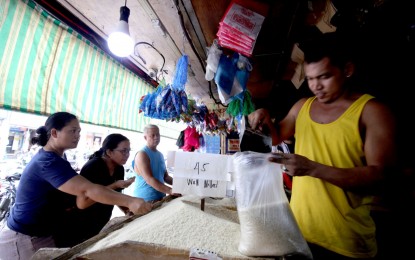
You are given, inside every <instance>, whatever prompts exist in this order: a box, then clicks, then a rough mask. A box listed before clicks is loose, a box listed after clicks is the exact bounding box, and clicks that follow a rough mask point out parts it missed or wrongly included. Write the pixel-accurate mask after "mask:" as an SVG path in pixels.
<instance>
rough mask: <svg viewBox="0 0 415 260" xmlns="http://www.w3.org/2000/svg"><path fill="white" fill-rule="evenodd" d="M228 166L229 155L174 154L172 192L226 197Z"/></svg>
mask: <svg viewBox="0 0 415 260" xmlns="http://www.w3.org/2000/svg"><path fill="white" fill-rule="evenodd" d="M230 166H231V156H229V155H220V154H202V153H192V152H176V154H175V159H174V180H173V192H174V193H180V194H183V195H185V194H186V195H187V194H192V195H197V196H210V197H226V186H227V181H228V173H229V172H230Z"/></svg>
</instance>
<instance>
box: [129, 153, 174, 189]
mask: <svg viewBox="0 0 415 260" xmlns="http://www.w3.org/2000/svg"><path fill="white" fill-rule="evenodd" d="M134 160H135V162H134V171H135V172H136V173H137V174H139V175H141V177H143V178H144V180H145V181H146V183H147V184H148V185H150V186H151V187H153V188H154V189H156V190H158V191H160V192H162V193H165V194H171V193H172V189H171V188H170V187H169V186H167V185H165V184H164V183H161V182H160V181H158V180H157V179H156V178H154V176H153V172H152V171H151V165H150V158H148V156H147V154H146V153H145V152H143V151H140V152H138V153H137V155H136V156H135V159H134Z"/></svg>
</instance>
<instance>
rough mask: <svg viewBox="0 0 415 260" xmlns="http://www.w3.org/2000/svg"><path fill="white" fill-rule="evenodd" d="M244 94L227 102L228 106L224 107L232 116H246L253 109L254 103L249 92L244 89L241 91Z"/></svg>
mask: <svg viewBox="0 0 415 260" xmlns="http://www.w3.org/2000/svg"><path fill="white" fill-rule="evenodd" d="M243 93H244V95H243V96H242V98H240V96H238V98H236V99H234V100H232V102H231V103H229V105H228V108H227V109H226V113H228V114H229V115H231V116H234V117H238V118H239V117H241V116H247V115H249V114H251V113H252V112H254V111H255V106H254V103H253V102H252V98H251V94H249V92H248V91H247V90H246V91H244V92H243Z"/></svg>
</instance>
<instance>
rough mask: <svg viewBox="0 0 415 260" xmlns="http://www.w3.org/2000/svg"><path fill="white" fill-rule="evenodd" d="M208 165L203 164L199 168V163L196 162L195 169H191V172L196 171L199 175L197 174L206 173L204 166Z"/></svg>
mask: <svg viewBox="0 0 415 260" xmlns="http://www.w3.org/2000/svg"><path fill="white" fill-rule="evenodd" d="M208 164H209V163H204V164H202V166H200V163H199V162H197V163H196V165H195V168H193V170H197V174H198V175H199V173H200V172H201V171H202V172H205V171H206V168H205V166H206V165H208Z"/></svg>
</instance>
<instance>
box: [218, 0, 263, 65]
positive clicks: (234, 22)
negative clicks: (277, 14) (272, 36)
mask: <svg viewBox="0 0 415 260" xmlns="http://www.w3.org/2000/svg"><path fill="white" fill-rule="evenodd" d="M267 11H268V5H266V4H264V3H259V2H258V1H246V0H245V1H243V0H238V1H237V0H233V1H232V2H231V3H230V5H229V6H228V9H227V10H226V13H225V15H224V16H223V18H222V21H221V22H220V23H219V30H218V32H217V34H216V36H218V42H219V45H220V46H222V47H224V48H227V49H230V50H233V51H236V52H239V53H242V54H243V55H245V56H247V57H251V56H252V52H253V50H254V47H255V42H256V39H257V37H258V34H259V31H260V30H261V27H262V23H263V22H264V20H265V15H266V13H267Z"/></svg>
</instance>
